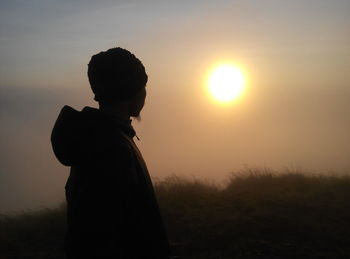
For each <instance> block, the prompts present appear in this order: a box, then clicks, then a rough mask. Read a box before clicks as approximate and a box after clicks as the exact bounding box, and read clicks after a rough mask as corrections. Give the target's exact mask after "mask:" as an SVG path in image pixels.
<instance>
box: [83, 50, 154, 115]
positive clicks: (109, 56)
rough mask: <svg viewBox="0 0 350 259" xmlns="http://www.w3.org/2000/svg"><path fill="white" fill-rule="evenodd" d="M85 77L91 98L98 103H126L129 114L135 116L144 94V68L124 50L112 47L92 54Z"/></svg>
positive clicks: (140, 107) (137, 113)
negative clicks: (88, 83) (87, 79)
mask: <svg viewBox="0 0 350 259" xmlns="http://www.w3.org/2000/svg"><path fill="white" fill-rule="evenodd" d="M88 77H89V82H90V85H91V89H92V91H93V93H94V94H95V98H94V100H95V101H97V102H98V103H99V105H100V106H112V105H114V104H118V103H126V104H127V105H128V108H129V112H130V115H131V116H138V115H139V113H140V111H141V109H142V108H143V105H144V101H145V97H146V89H145V87H146V83H147V80H148V76H147V74H146V71H145V67H144V66H143V64H142V63H141V61H140V60H139V59H138V58H136V57H135V55H134V54H132V53H131V52H129V51H128V50H126V49H122V48H112V49H109V50H107V51H103V52H100V53H98V54H96V55H94V56H92V58H91V60H90V62H89V64H88Z"/></svg>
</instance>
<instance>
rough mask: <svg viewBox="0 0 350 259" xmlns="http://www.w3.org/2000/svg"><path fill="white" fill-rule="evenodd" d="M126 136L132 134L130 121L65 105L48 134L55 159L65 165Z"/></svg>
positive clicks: (82, 158) (92, 110)
mask: <svg viewBox="0 0 350 259" xmlns="http://www.w3.org/2000/svg"><path fill="white" fill-rule="evenodd" d="M122 135H124V136H125V135H126V136H127V137H129V138H133V137H134V136H135V130H134V129H133V127H132V126H131V120H129V121H123V120H121V119H119V118H117V117H115V116H113V115H110V114H106V113H104V112H101V111H100V110H98V109H96V108H92V107H84V108H83V109H82V110H81V111H77V110H75V109H73V108H72V107H70V106H68V105H65V106H64V107H63V108H62V110H61V112H60V113H59V115H58V118H57V120H56V123H55V125H54V127H53V129H52V133H51V144H52V148H53V151H54V153H55V155H56V157H57V159H58V160H59V161H60V162H61V163H62V164H63V165H66V166H72V165H75V164H77V163H79V161H81V160H87V159H89V158H92V157H94V156H95V155H97V154H98V153H99V152H104V151H105V150H106V149H108V148H109V147H111V145H113V144H115V142H114V141H113V139H115V140H117V139H118V138H120V137H122Z"/></svg>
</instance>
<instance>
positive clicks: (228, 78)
mask: <svg viewBox="0 0 350 259" xmlns="http://www.w3.org/2000/svg"><path fill="white" fill-rule="evenodd" d="M243 87H244V77H243V74H242V72H241V70H240V69H238V68H237V67H235V66H232V65H220V66H218V67H216V68H215V69H214V70H213V71H212V72H211V74H210V76H209V79H208V90H209V92H210V94H211V96H212V97H214V98H215V99H216V100H218V101H220V102H223V103H226V102H230V101H233V100H235V99H237V98H238V97H239V96H240V95H241V94H242V92H243Z"/></svg>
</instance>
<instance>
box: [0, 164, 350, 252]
mask: <svg viewBox="0 0 350 259" xmlns="http://www.w3.org/2000/svg"><path fill="white" fill-rule="evenodd" d="M156 191H157V194H158V199H159V202H160V206H161V209H162V213H163V216H164V220H165V223H166V226H167V229H168V233H169V237H170V240H171V242H172V246H173V250H174V253H175V254H177V255H179V256H180V258H183V259H192V258H199V259H207V258H212V259H214V258H216V259H223V258H249V259H250V258H269V259H270V258H271V259H273V258H279V259H283V258H332V259H336V258H350V177H349V176H347V177H340V176H337V177H336V176H305V175H303V174H300V173H295V172H294V173H291V172H289V173H288V172H287V173H283V174H281V173H280V174H278V173H275V172H271V171H267V170H255V171H254V170H247V171H245V172H242V173H240V174H234V176H233V177H232V178H231V179H230V180H229V181H228V182H227V184H226V186H225V187H218V186H216V185H214V184H211V183H207V182H202V181H198V180H189V179H184V178H181V177H177V176H172V177H169V178H167V179H165V180H164V181H161V182H158V183H157V184H156ZM64 231H65V208H64V205H62V206H60V207H59V208H57V209H46V210H40V211H31V212H25V213H22V214H19V215H11V216H9V215H0V258H1V259H2V258H63V252H62V245H63V237H64Z"/></svg>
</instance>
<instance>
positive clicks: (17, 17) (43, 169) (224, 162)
mask: <svg viewBox="0 0 350 259" xmlns="http://www.w3.org/2000/svg"><path fill="white" fill-rule="evenodd" d="M349 14H350V1H348V0H327V1H326V0H264V1H262V0H241V1H234V0H231V1H228V0H221V1H220V0H219V1H195V0H186V1H160V0H151V1H142V0H139V1H131V0H128V1H126V0H125V1H82V0H78V1H65V0H63V1H53V0H51V1H50V0H46V1H44V0H36V1H35V0H22V1H16V0H11V1H1V3H0V119H1V128H0V130H1V135H0V152H1V157H0V166H1V167H0V168H1V170H0V213H1V212H7V211H11V210H18V209H25V208H37V207H39V206H54V205H56V204H57V203H58V202H60V201H63V199H64V184H65V181H66V179H67V176H68V170H69V168H66V167H63V166H61V165H60V164H59V163H58V162H57V160H56V159H55V157H54V155H53V153H52V150H51V146H50V141H49V138H50V133H51V129H52V126H53V123H54V121H55V119H56V117H57V115H58V112H59V110H60V108H61V107H62V106H63V105H64V104H68V105H71V106H72V107H74V108H76V109H79V110H80V109H81V108H83V107H84V106H85V105H89V106H95V107H96V103H94V101H93V100H92V94H91V92H90V89H89V85H88V81H87V77H86V69H87V63H88V62H89V60H90V57H91V55H93V54H95V53H97V52H99V51H102V50H106V49H108V48H111V47H115V46H121V47H124V48H127V49H129V50H130V51H132V52H133V53H135V55H136V56H138V57H139V58H140V59H141V60H142V62H143V63H144V65H145V67H146V70H147V73H148V74H149V83H148V85H147V89H148V97H147V100H146V106H145V109H144V111H143V113H142V121H141V122H140V123H137V122H135V123H134V125H135V128H136V130H137V132H138V136H139V137H140V138H141V140H140V141H139V142H138V145H139V147H140V149H141V150H142V152H143V154H144V157H145V159H146V161H147V163H148V166H149V169H150V172H151V174H152V176H153V177H160V178H162V177H164V176H167V175H170V174H172V173H177V174H184V175H190V176H197V177H201V178H202V177H206V178H210V179H217V180H222V179H225V178H226V177H228V176H229V174H230V172H232V171H237V170H239V169H242V168H243V167H244V166H246V165H247V166H253V167H254V166H256V167H271V168H275V169H281V168H284V167H301V168H305V169H306V170H313V171H314V172H321V171H322V172H327V171H336V172H338V173H349V172H350V170H349V169H350V160H349V155H348V154H349V153H350V134H349V132H350V116H349V112H350V102H349V99H350V73H349V67H350V33H349V32H350V30H349V29H350V28H349V24H350V15H349ZM221 61H229V62H232V63H234V64H236V65H238V66H240V67H241V69H242V70H243V71H244V73H245V75H246V80H247V85H246V91H245V95H244V96H243V98H241V99H240V100H239V101H237V102H234V103H232V104H231V105H228V106H222V105H219V104H218V103H217V102H215V101H213V100H212V98H211V97H210V96H208V94H207V92H206V84H205V80H206V77H207V75H208V72H209V71H210V70H211V69H212V68H213V66H214V65H215V64H217V63H218V62H221Z"/></svg>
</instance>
